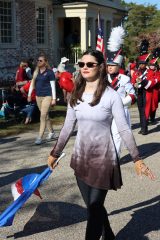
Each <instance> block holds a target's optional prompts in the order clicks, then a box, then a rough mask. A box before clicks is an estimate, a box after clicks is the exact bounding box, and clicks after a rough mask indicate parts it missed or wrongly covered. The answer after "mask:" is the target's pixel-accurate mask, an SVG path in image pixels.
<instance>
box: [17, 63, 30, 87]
mask: <svg viewBox="0 0 160 240" xmlns="http://www.w3.org/2000/svg"><path fill="white" fill-rule="evenodd" d="M27 67H28V63H27V62H26V61H22V62H21V63H20V65H19V67H18V69H17V72H16V77H15V80H16V86H17V87H19V88H20V87H22V86H24V85H25V84H26V83H27V82H28V77H27V74H26V68H27Z"/></svg>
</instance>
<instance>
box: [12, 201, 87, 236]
mask: <svg viewBox="0 0 160 240" xmlns="http://www.w3.org/2000/svg"><path fill="white" fill-rule="evenodd" d="M85 220H86V209H85V208H83V207H81V206H78V205H77V204H72V203H67V202H43V203H40V204H39V206H38V207H37V209H36V211H35V213H34V215H33V216H32V217H31V219H30V220H29V222H28V223H26V225H25V226H24V229H23V231H21V232H17V233H15V234H14V238H15V239H17V238H21V237H27V236H30V235H33V234H36V233H41V232H46V231H50V230H52V229H56V228H60V227H65V226H69V225H72V224H76V223H79V222H83V221H85ZM9 237H11V236H8V238H9Z"/></svg>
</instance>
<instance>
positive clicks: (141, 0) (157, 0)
mask: <svg viewBox="0 0 160 240" xmlns="http://www.w3.org/2000/svg"><path fill="white" fill-rule="evenodd" d="M125 2H127V3H130V2H133V3H137V4H151V5H154V4H156V5H157V8H158V9H159V10H160V0H152V1H151V0H125Z"/></svg>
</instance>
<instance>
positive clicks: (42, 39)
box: [0, 0, 126, 81]
mask: <svg viewBox="0 0 160 240" xmlns="http://www.w3.org/2000/svg"><path fill="white" fill-rule="evenodd" d="M98 11H100V13H101V19H102V25H103V31H104V40H105V43H106V42H107V38H108V36H109V34H110V30H111V28H112V27H113V26H117V25H120V24H121V22H122V20H123V18H124V16H125V15H126V10H125V9H124V7H122V6H121V4H120V0H90V1H86V0H84V1H71V0H70V1H67V0H64V1H63V0H59V1H57V0H0V21H1V24H0V81H2V80H4V79H8V77H9V76H10V75H13V74H14V73H15V70H16V68H17V66H18V64H19V63H20V61H21V60H22V59H23V58H25V59H27V58H30V57H33V58H34V59H36V58H37V55H38V53H39V52H45V53H46V54H47V55H48V57H49V60H50V63H51V65H52V64H55V65H56V64H58V62H59V60H60V57H62V56H65V55H66V56H67V55H68V56H69V57H70V59H71V62H74V61H76V59H77V58H78V55H77V54H79V53H80V52H81V51H84V50H86V49H87V48H88V47H91V48H95V46H96V35H97V16H98ZM77 51H78V52H77Z"/></svg>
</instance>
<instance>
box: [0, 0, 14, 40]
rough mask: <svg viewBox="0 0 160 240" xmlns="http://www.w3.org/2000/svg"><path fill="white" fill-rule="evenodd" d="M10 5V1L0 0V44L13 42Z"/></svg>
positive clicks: (11, 9) (11, 8) (11, 6)
mask: <svg viewBox="0 0 160 240" xmlns="http://www.w3.org/2000/svg"><path fill="white" fill-rule="evenodd" d="M12 4H13V2H12V1H9V0H3V1H1V0H0V43H2V44H11V43H13V42H14V31H13V24H14V23H13V5H12Z"/></svg>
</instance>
